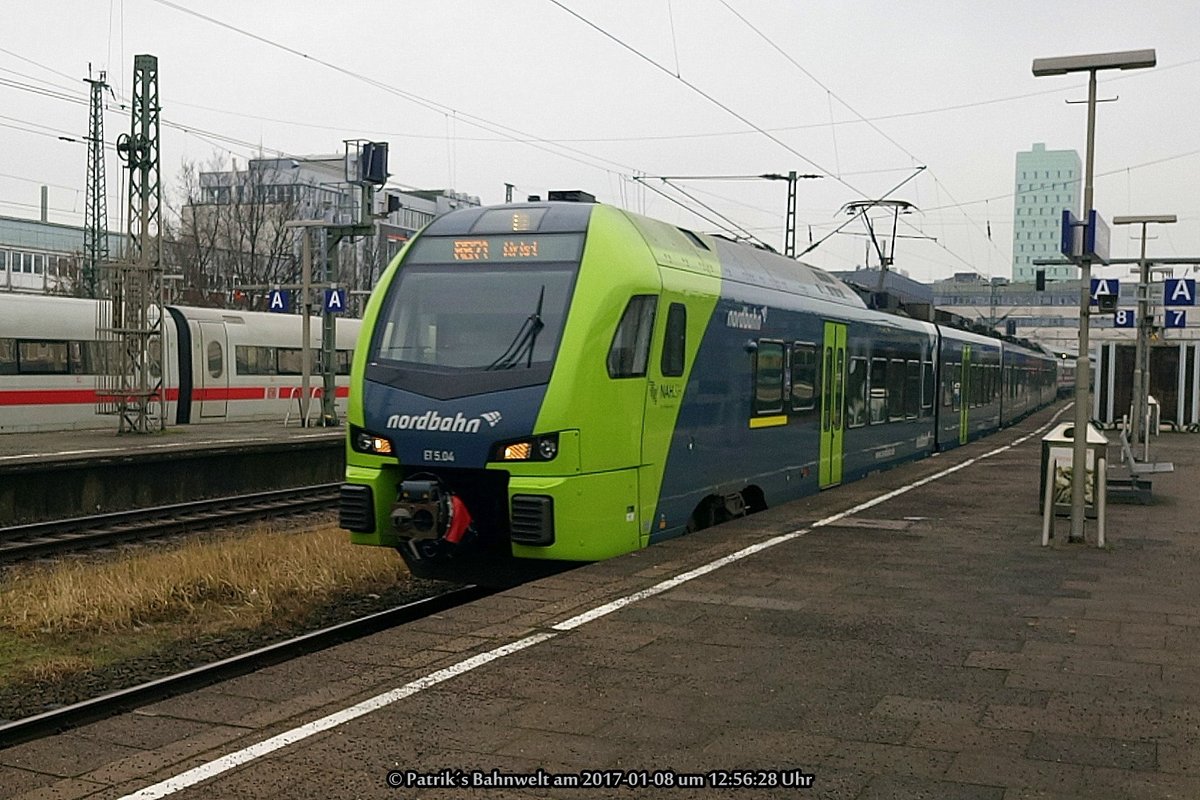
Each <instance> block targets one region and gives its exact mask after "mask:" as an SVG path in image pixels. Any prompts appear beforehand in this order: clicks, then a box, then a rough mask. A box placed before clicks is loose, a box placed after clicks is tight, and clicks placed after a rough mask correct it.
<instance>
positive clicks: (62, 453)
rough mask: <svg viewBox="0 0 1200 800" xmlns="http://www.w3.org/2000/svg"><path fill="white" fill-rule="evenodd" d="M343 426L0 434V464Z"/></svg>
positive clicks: (333, 433)
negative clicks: (141, 432)
mask: <svg viewBox="0 0 1200 800" xmlns="http://www.w3.org/2000/svg"><path fill="white" fill-rule="evenodd" d="M345 435H346V431H345V428H340V427H331V428H302V427H299V426H298V425H294V424H293V425H288V426H285V425H283V424H282V423H281V422H217V423H205V424H200V425H169V426H167V428H166V429H165V430H163V431H155V432H152V433H145V434H137V433H125V434H119V433H117V430H116V421H115V420H114V421H113V427H112V429H110V430H69V431H44V432H36V433H4V434H0V470H6V469H7V470H11V469H14V468H17V467H21V466H28V465H34V464H36V465H44V464H46V463H48V462H49V463H79V462H87V461H111V460H114V459H128V458H138V457H143V456H148V455H153V454H163V453H166V454H170V453H178V452H181V451H190V450H196V449H222V448H238V447H246V446H251V447H252V446H262V445H275V444H280V443H295V442H311V441H325V440H330V439H332V440H336V441H341V440H342V437H344V436H345Z"/></svg>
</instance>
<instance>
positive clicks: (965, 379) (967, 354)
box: [958, 344, 974, 444]
mask: <svg viewBox="0 0 1200 800" xmlns="http://www.w3.org/2000/svg"><path fill="white" fill-rule="evenodd" d="M959 387H960V388H959V392H958V394H959V400H960V402H959V404H958V443H959V444H966V443H967V439H968V438H969V432H970V428H968V426H967V409H969V408H970V407H971V399H972V398H973V397H974V395H972V394H971V391H972V389H973V388H974V387H972V386H971V345H969V344H964V345H963V351H962V372H961V373H960V377H959Z"/></svg>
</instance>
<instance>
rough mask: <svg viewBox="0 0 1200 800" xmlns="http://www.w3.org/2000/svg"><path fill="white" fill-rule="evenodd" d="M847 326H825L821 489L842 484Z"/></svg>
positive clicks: (822, 355) (822, 366)
mask: <svg viewBox="0 0 1200 800" xmlns="http://www.w3.org/2000/svg"><path fill="white" fill-rule="evenodd" d="M845 405H846V326H845V325H844V324H842V323H839V322H826V323H825V339H824V344H823V345H822V347H821V447H820V466H819V468H818V477H819V479H820V485H821V488H822V489H824V488H825V487H827V486H837V485H838V484H839V483H841V482H842V455H843V452H844V445H843V441H842V434H843V433H844V431H845V425H846V420H845V418H844V415H843V413H842V412H843V409H844V408H845Z"/></svg>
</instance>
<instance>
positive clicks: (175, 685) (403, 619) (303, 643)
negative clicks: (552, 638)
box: [0, 586, 496, 749]
mask: <svg viewBox="0 0 1200 800" xmlns="http://www.w3.org/2000/svg"><path fill="white" fill-rule="evenodd" d="M495 591H496V590H494V589H485V588H481V587H477V586H463V587H459V588H457V589H451V590H450V591H447V592H442V593H440V594H437V595H434V596H432V597H426V598H422V599H420V600H416V601H414V602H411V603H406V604H404V605H401V606H397V607H396V608H392V609H388V610H387V611H380V612H377V613H375V614H370V615H368V616H365V617H362V618H360V619H356V620H351V621H349V622H342V623H339V624H337V625H332V626H330V627H328V628H323V629H321V630H318V631H313V632H312V633H307V634H304V635H303V636H297V637H295V638H293V639H288V640H287V641H283V642H279V643H277V644H273V645H268V646H266V647H262V648H259V649H257V650H254V651H252V652H249V653H245V654H242V655H238V656H233V657H232V658H226V659H223V660H221V661H217V662H215V663H212V664H207V665H205V666H201V667H196V668H194V669H189V670H186V671H184V672H180V673H177V674H175V675H170V676H168V677H165V678H159V679H158V680H153V681H149V682H147V683H143V684H139V685H137V686H132V687H130V688H128V689H121V690H119V691H115V692H110V693H109V694H106V695H103V696H101V697H97V698H95V699H92V700H85V701H83V702H81V703H75V704H73V705H69V706H66V707H64V708H59V709H55V710H53V711H47V712H44V713H42V714H37V715H36V716H32V717H27V718H25V719H18V720H13V721H0V749H3V748H5V747H11V746H12V745H15V744H20V743H21V742H27V741H30V740H32V739H37V738H41V737H43V736H49V735H52V734H55V733H59V732H61V731H64V730H68V729H70V728H75V727H78V726H80V725H85V724H87V723H89V722H95V721H96V720H100V719H105V718H107V717H111V716H114V715H116V714H120V713H123V712H125V711H129V710H130V709H133V708H137V707H139V706H143V705H147V704H149V703H153V702H157V701H159V700H163V699H165V698H168V697H172V696H174V695H178V694H182V693H184V692H188V691H192V690H195V689H198V688H201V687H203V686H208V685H210V684H213V683H217V682H219V681H223V680H228V679H230V678H234V677H237V676H238V675H245V674H247V673H249V672H253V671H255V670H258V669H262V668H264V667H268V666H270V665H272V664H278V663H281V662H284V661H288V660H291V659H294V658H298V657H299V656H302V655H306V654H308V653H314V652H317V651H319V650H324V649H325V648H327V647H332V646H333V645H336V644H340V643H342V642H348V641H352V640H354V639H360V638H362V637H364V636H369V635H371V634H373V633H377V632H379V631H382V630H387V629H388V628H394V627H397V626H399V625H404V624H406V623H409V622H414V621H416V620H419V619H423V618H425V617H428V616H430V615H432V614H437V613H440V612H443V611H447V610H449V609H451V608H455V607H457V606H461V605H465V604H467V603H470V602H473V601H475V600H479V599H481V598H483V597H486V596H488V595H489V594H492V593H494V592H495Z"/></svg>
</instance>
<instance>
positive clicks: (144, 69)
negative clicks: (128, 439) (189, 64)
mask: <svg viewBox="0 0 1200 800" xmlns="http://www.w3.org/2000/svg"><path fill="white" fill-rule="evenodd" d="M159 110H160V109H159V105H158V58H157V57H156V56H151V55H139V56H134V59H133V92H132V98H131V124H130V132H129V134H128V135H124V134H122V136H121V138H120V139H118V140H117V153H118V154H119V155H120V156H121V158H122V159H124V160H125V161H126V162H127V164H128V167H129V209H128V212H129V213H128V220H129V228H128V230H129V243H128V248H127V250H126V253H125V257H124V258H123V259H121V260H120V261H119V262H117V263H116V264H114V265H113V276H112V280H111V281H110V285H111V295H110V302H109V303H107V304H102V305H107V307H108V309H109V314H110V316H109V320H108V324H107V325H101V326H99V327H100V328H101V333H102V335H103V334H107V336H104V337H103V338H109V339H111V340H112V341H115V342H116V343H117V348H118V349H119V351H120V352H119V353H118V354H116V357H115V358H112V359H111V360H110V369H109V370H108V373H109V374H108V375H107V376H105V378H106V385H105V386H104V387H103V389H102V390H100V391H98V394H100V396H101V399H102V403H103V405H104V406H106V408H105V410H106V411H108V412H109V413H115V414H117V415H118V416H119V418H120V432H121V433H125V432H132V433H147V432H150V431H152V430H156V429H157V430H161V429H162V428H163V426H164V425H165V419H164V417H163V397H162V292H163V280H162V239H161V237H160V231H161V210H162V183H161V181H160V164H159Z"/></svg>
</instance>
